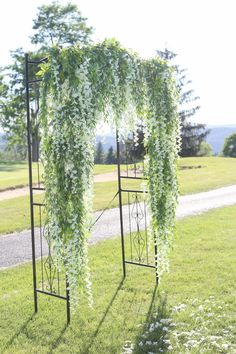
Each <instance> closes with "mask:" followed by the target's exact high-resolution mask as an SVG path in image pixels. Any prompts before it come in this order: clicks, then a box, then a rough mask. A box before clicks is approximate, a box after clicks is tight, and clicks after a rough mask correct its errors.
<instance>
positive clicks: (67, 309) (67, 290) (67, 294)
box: [66, 277, 70, 324]
mask: <svg viewBox="0 0 236 354" xmlns="http://www.w3.org/2000/svg"><path fill="white" fill-rule="evenodd" d="M66 316H67V324H69V323H70V290H69V282H68V279H67V277H66Z"/></svg>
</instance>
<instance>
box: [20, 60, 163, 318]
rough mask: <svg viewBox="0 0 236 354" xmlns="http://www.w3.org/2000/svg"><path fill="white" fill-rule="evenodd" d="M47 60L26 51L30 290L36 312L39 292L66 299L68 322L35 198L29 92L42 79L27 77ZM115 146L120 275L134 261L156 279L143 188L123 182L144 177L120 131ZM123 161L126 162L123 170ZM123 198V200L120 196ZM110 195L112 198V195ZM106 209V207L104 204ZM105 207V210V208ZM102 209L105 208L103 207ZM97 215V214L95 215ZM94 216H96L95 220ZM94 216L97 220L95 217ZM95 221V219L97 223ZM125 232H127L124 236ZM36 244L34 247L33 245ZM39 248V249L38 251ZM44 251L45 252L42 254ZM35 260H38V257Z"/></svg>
mask: <svg viewBox="0 0 236 354" xmlns="http://www.w3.org/2000/svg"><path fill="white" fill-rule="evenodd" d="M45 61H47V58H43V59H41V60H31V59H30V58H29V56H28V54H25V85H26V110H27V139H28V164H29V192H30V220H31V243H32V270H33V290H34V310H35V312H38V294H44V295H47V296H53V297H56V298H58V299H62V300H65V301H66V314H67V323H69V322H70V291H69V284H68V281H67V279H66V276H65V274H63V272H59V271H58V269H57V267H56V264H55V262H54V259H53V255H52V253H51V244H50V240H49V239H48V240H47V239H46V237H45V234H44V231H45V226H44V224H43V210H44V208H45V204H44V203H43V202H41V201H40V200H37V191H43V190H45V189H44V187H43V184H42V181H41V176H40V168H41V167H40V163H39V140H40V139H39V136H38V129H36V131H34V132H33V127H32V125H33V124H32V105H34V112H36V114H35V116H34V119H36V122H34V125H35V124H36V126H38V121H37V115H38V111H39V102H38V100H37V99H36V100H35V102H33V101H32V98H31V92H32V90H33V89H34V90H35V91H36V90H37V89H38V86H39V85H40V82H41V81H42V80H41V79H38V78H30V77H29V76H30V70H29V69H30V66H31V65H33V66H34V65H36V66H38V65H39V64H40V63H43V62H45ZM116 146H117V172H118V191H117V193H116V194H115V196H114V198H115V197H116V196H117V195H118V197H119V215H120V233H121V249H122V266H123V276H124V278H125V277H126V265H127V264H133V265H138V266H143V267H148V268H154V269H155V270H156V271H155V277H156V282H157V283H158V275H157V263H156V260H157V248H156V246H154V250H153V252H151V251H150V245H149V240H148V232H147V226H148V215H147V206H146V201H145V198H144V195H145V192H144V191H143V190H141V189H140V188H130V187H129V185H127V186H125V182H127V181H131V180H132V181H140V180H145V178H144V177H143V175H142V172H140V168H139V167H140V164H138V163H137V161H135V160H134V159H133V158H132V161H131V159H130V156H128V153H127V149H126V147H125V145H122V146H121V143H120V139H119V132H118V131H117V133H116ZM121 148H122V149H123V150H125V151H126V153H125V154H123V155H124V156H125V161H122V165H121ZM33 162H35V164H36V168H37V178H36V180H34V179H33ZM123 165H126V168H125V170H124V169H123ZM124 197H125V198H126V203H125V204H124V201H123V198H124ZM114 198H113V199H114ZM106 209H107V208H106ZM106 209H105V210H106ZM105 210H104V211H105ZM104 211H103V212H102V213H101V216H102V215H103V213H104ZM36 213H38V215H39V227H37V228H36V227H35V216H36ZM98 219H99V218H98ZM98 219H97V220H98ZM97 220H96V221H97ZM96 221H95V223H96ZM125 233H127V234H128V235H127V236H125ZM36 246H37V247H36ZM38 250H39V252H38ZM45 251H46V256H45ZM37 260H38V261H37Z"/></svg>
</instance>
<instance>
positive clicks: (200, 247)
mask: <svg viewBox="0 0 236 354" xmlns="http://www.w3.org/2000/svg"><path fill="white" fill-rule="evenodd" d="M235 214H236V207H227V208H224V209H218V210H214V211H211V212H209V213H206V214H204V215H202V216H198V217H192V218H188V219H185V220H183V221H180V222H178V226H177V232H178V237H177V239H176V241H175V244H174V248H173V250H172V252H171V272H170V273H169V274H168V275H165V276H164V277H163V279H162V282H161V283H160V285H159V287H158V288H157V289H155V281H154V272H153V270H151V269H144V268H141V267H135V266H131V265H130V266H127V278H126V279H125V281H124V282H123V283H121V280H122V270H121V249H120V240H119V239H114V240H109V241H106V242H103V243H100V244H98V245H95V246H92V247H90V250H89V254H90V266H91V270H92V278H93V294H94V310H90V309H89V308H88V306H87V305H86V300H85V299H84V298H82V299H81V304H80V306H79V308H78V310H77V311H75V313H73V314H72V321H71V324H70V325H69V327H66V318H65V315H66V312H65V303H64V302H63V301H61V300H57V299H53V298H48V297H46V296H44V295H39V312H38V314H36V315H34V316H32V314H33V293H32V279H31V278H32V274H31V265H30V264H28V265H22V266H20V267H17V268H13V269H10V270H3V271H1V272H0V280H1V284H2V286H1V288H0V308H1V316H0V352H3V353H7V354H12V353H13V354H14V353H20V354H23V353H25V354H26V353H27V354H28V353H40V354H41V353H71V354H74V353H82V354H85V353H91V354H100V353H101V354H103V353H104V354H108V353H109V354H111V353H114V354H115V353H117V354H120V353H123V352H126V353H128V352H129V351H128V348H129V347H130V346H131V344H132V345H133V346H134V351H133V352H134V353H135V354H141V353H143V354H144V353H150V352H153V353H159V352H160V351H159V350H160V348H161V349H163V352H165V353H166V352H170V353H176V354H179V353H187V352H188V353H195V354H198V353H200V352H202V353H207V354H208V353H212V354H216V353H225V354H226V353H227V354H228V353H235V351H236V288H235V277H236V267H235V252H236V218H235ZM163 320H164V322H165V323H162V322H163ZM150 326H151V328H150ZM152 329H153V331H152ZM176 337H177V338H178V342H176V339H174V338H176ZM164 339H165V342H164V341H163V340H164ZM168 341H170V342H168ZM199 342H201V343H199ZM141 344H143V345H141ZM170 345H172V347H173V350H171V351H170V349H168V347H169V346H170ZM122 348H123V349H122ZM124 348H126V351H125V349H124ZM188 348H189V350H188Z"/></svg>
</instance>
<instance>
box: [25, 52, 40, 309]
mask: <svg viewBox="0 0 236 354" xmlns="http://www.w3.org/2000/svg"><path fill="white" fill-rule="evenodd" d="M25 87H26V112H27V141H28V163H29V193H30V222H31V242H32V268H33V288H34V310H35V312H37V311H38V299H37V291H36V287H37V281H36V260H35V235H34V206H33V189H32V187H33V179H32V156H31V133H32V129H31V122H30V102H29V62H28V54H25Z"/></svg>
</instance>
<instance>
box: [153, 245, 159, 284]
mask: <svg viewBox="0 0 236 354" xmlns="http://www.w3.org/2000/svg"><path fill="white" fill-rule="evenodd" d="M154 252H155V270H156V284H157V285H158V282H159V277H158V273H157V245H155V246H154Z"/></svg>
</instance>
